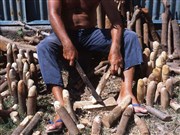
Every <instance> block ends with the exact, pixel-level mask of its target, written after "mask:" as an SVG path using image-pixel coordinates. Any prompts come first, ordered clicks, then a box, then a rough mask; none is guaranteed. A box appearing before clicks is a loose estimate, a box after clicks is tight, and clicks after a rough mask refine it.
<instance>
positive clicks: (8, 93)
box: [0, 90, 11, 98]
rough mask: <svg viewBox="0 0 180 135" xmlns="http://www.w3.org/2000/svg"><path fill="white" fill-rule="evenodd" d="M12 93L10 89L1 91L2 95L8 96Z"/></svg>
mask: <svg viewBox="0 0 180 135" xmlns="http://www.w3.org/2000/svg"><path fill="white" fill-rule="evenodd" d="M10 94H11V93H10V91H9V90H6V91H3V92H1V94H0V95H1V97H3V98H4V97H7V96H9V95H10Z"/></svg>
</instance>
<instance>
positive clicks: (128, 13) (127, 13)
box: [126, 11, 130, 26]
mask: <svg viewBox="0 0 180 135" xmlns="http://www.w3.org/2000/svg"><path fill="white" fill-rule="evenodd" d="M126 22H127V24H126V26H129V23H130V12H129V11H127V12H126Z"/></svg>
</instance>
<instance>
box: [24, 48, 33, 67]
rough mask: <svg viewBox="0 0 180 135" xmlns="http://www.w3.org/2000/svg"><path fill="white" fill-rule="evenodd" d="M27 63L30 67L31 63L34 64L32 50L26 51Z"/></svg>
mask: <svg viewBox="0 0 180 135" xmlns="http://www.w3.org/2000/svg"><path fill="white" fill-rule="evenodd" d="M26 54H27V62H28V64H29V65H30V64H31V63H34V56H33V51H32V50H27V51H26Z"/></svg>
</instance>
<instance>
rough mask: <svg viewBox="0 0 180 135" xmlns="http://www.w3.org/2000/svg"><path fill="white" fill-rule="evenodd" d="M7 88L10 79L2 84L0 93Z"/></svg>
mask: <svg viewBox="0 0 180 135" xmlns="http://www.w3.org/2000/svg"><path fill="white" fill-rule="evenodd" d="M7 89H8V81H5V82H3V83H2V84H1V85H0V93H1V92H3V91H5V90H7Z"/></svg>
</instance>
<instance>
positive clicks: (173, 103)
mask: <svg viewBox="0 0 180 135" xmlns="http://www.w3.org/2000/svg"><path fill="white" fill-rule="evenodd" d="M170 106H171V107H172V109H174V110H175V111H176V112H177V113H180V104H178V103H177V102H176V101H174V100H171V101H170Z"/></svg>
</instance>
